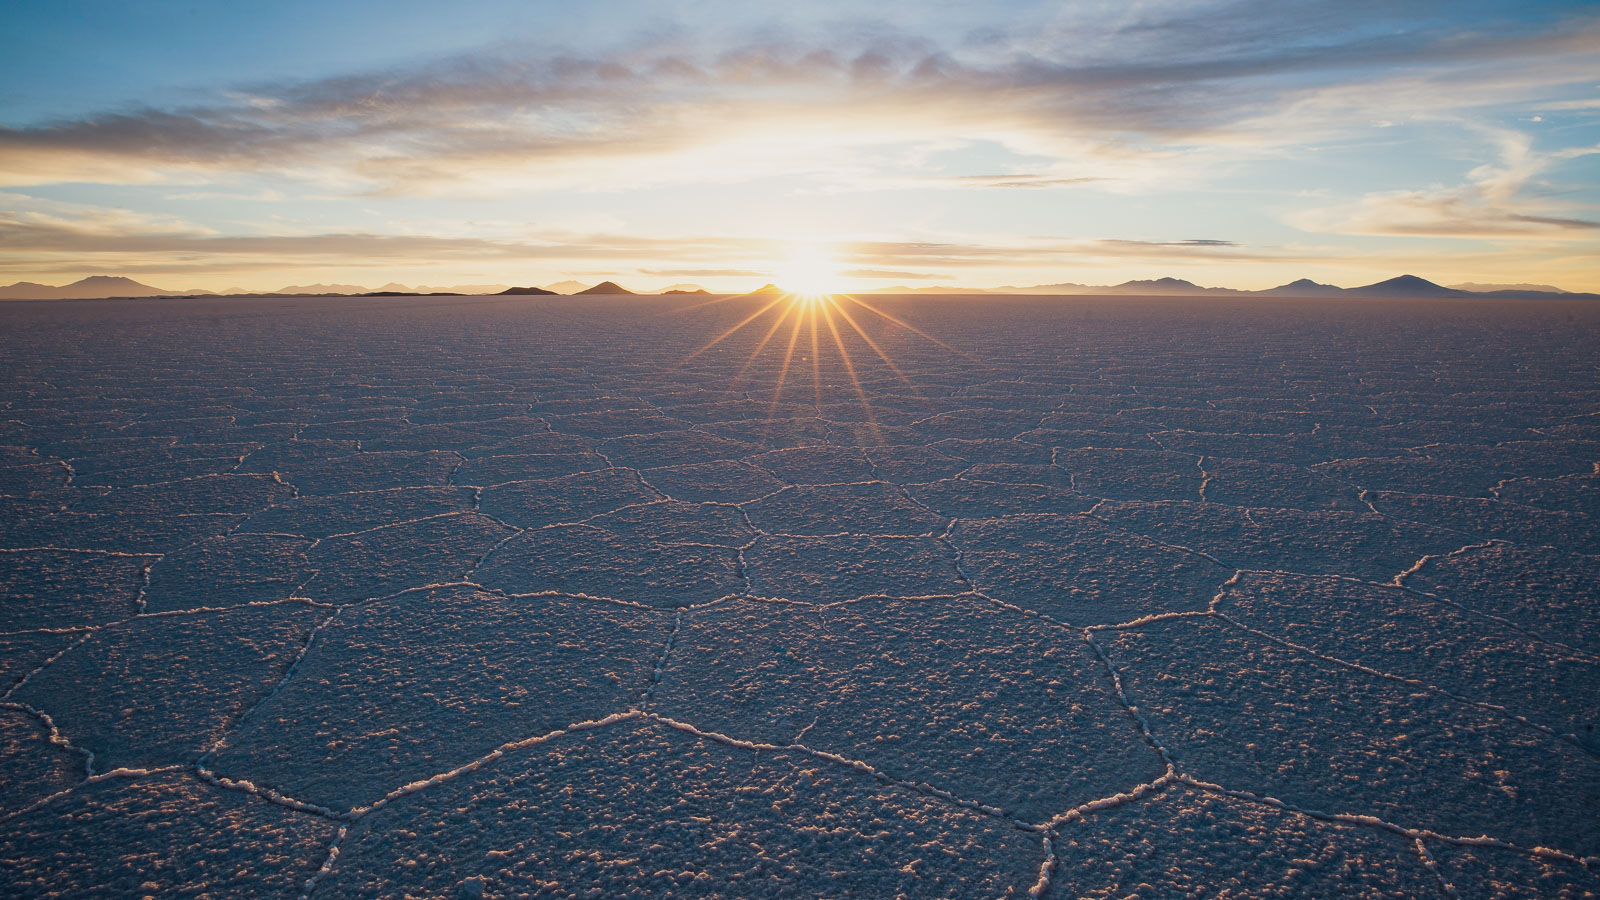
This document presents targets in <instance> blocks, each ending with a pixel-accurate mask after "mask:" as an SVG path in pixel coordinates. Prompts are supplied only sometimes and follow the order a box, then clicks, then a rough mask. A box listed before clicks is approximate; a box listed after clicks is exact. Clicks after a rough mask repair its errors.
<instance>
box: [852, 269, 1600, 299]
mask: <svg viewBox="0 0 1600 900" xmlns="http://www.w3.org/2000/svg"><path fill="white" fill-rule="evenodd" d="M863 293H869V294H1019V295H1030V296H1039V295H1047V296H1048V295H1060V296H1075V295H1082V294H1088V295H1094V296H1108V295H1109V296H1138V297H1305V298H1313V297H1390V298H1394V299H1397V300H1399V299H1411V298H1415V299H1429V298H1452V297H1455V298H1498V299H1503V300H1544V299H1554V298H1566V299H1580V298H1581V299H1600V294H1577V293H1571V292H1569V291H1564V290H1561V289H1560V288H1557V287H1552V286H1550V285H1528V284H1512V285H1499V284H1494V285H1489V284H1482V285H1473V287H1472V289H1470V290H1469V289H1464V288H1462V287H1445V286H1444V285H1442V284H1435V283H1433V282H1431V281H1429V280H1428V279H1426V278H1419V277H1417V276H1416V275H1401V276H1399V277H1397V278H1390V279H1388V280H1387V281H1380V282H1377V283H1376V284H1366V285H1362V286H1360V287H1352V288H1342V287H1339V286H1337V285H1332V284H1321V283H1319V282H1316V281H1312V280H1311V279H1309V278H1301V279H1299V280H1298V281H1291V282H1289V283H1288V284H1281V285H1278V286H1277V287H1274V288H1267V289H1265V290H1260V291H1241V290H1236V289H1234V288H1221V287H1201V286H1200V285H1198V284H1195V283H1194V282H1192V281H1184V280H1183V279H1181V278H1155V279H1150V280H1140V281H1124V282H1123V283H1121V284H1074V283H1071V282H1065V283H1061V284H1035V285H1029V286H1026V287H1019V286H1015V285H1006V286H1004V287H998V288H992V289H990V290H987V291H973V290H967V289H965V288H954V287H925V288H910V287H892V288H880V289H877V290H872V291H865V292H863Z"/></svg>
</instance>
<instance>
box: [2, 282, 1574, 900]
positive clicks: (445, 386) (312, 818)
mask: <svg viewBox="0 0 1600 900" xmlns="http://www.w3.org/2000/svg"><path fill="white" fill-rule="evenodd" d="M771 299H772V298H770V297H760V298H733V299H728V300H724V301H720V302H709V303H708V302H705V301H703V300H701V299H699V298H689V299H679V298H663V297H606V296H590V297H574V298H565V297H461V298H440V297H421V298H393V297H390V298H353V299H340V300H307V299H283V298H276V299H272V298H268V299H230V300H226V301H220V300H185V301H165V300H152V301H94V302H78V301H62V302H54V303H18V304H10V305H6V306H3V307H0V369H3V371H4V373H5V378H4V381H3V382H0V406H3V409H0V420H3V421H0V508H3V510H4V512H3V514H0V598H3V601H0V603H3V605H0V629H3V630H0V691H3V699H0V756H3V760H0V817H3V818H0V821H3V825H0V888H3V890H0V892H3V893H4V894H5V895H7V896H17V897H31V896H142V895H149V894H167V893H170V894H180V893H183V894H189V893H192V894H200V895H210V896H228V897H294V896H311V897H319V898H321V897H345V896H373V897H379V896H399V895H413V896H445V897H450V896H468V897H477V896H486V897H499V896H524V895H536V896H640V897H645V896H696V897H728V898H740V897H766V896H772V897H779V896H807V897H811V896H827V897H844V896H854V897H863V896H867V897H870V896H906V897H947V896H948V897H991V896H1026V895H1031V896H1045V897H1059V898H1067V897H1130V896H1139V897H1165V896H1186V895H1198V896H1215V895H1223V894H1226V895H1230V896H1255V895H1263V896H1264V895H1281V894H1296V893H1297V894H1299V895H1304V896H1318V897H1336V896H1359V897H1376V896H1408V897H1409V896H1425V895H1428V894H1430V893H1432V894H1437V895H1439V896H1445V897H1449V896H1456V897H1480V896H1483V897H1488V896H1494V897H1546V896H1560V897H1592V896H1595V895H1596V892H1597V891H1600V818H1597V816H1596V812H1595V811H1596V810H1597V809H1600V736H1597V734H1596V732H1595V726H1596V714H1595V701H1594V698H1595V697H1596V696H1600V366H1597V364H1596V360H1597V359H1600V306H1596V305H1594V304H1591V303H1586V302H1578V301H1574V302H1567V303H1546V302H1526V303H1506V302H1498V303H1495V302H1488V301H1469V300H1450V301H1432V302H1424V301H1410V302H1392V303H1391V302H1383V301H1350V300H1337V301H1335V300H1329V301H1309V300H1295V301H1267V300H1218V299H1206V300H1174V299H1163V300H1155V299H1140V298H1128V297H1122V298H1096V297H1053V298H1023V297H1007V298H997V297H972V298H959V297H931V298H930V297H923V298H916V299H911V298H884V297H875V298H863V299H865V300H869V302H870V303H871V307H870V308H869V307H868V306H865V305H863V304H861V303H857V302H856V301H853V300H847V299H844V298H840V299H838V300H835V301H821V302H819V301H812V300H804V299H799V298H796V299H793V300H786V301H780V302H779V303H778V304H776V305H775V306H773V307H772V308H771V309H770V310H769V311H768V312H767V313H766V314H765V317H764V318H762V317H758V318H757V319H756V320H755V321H753V322H752V323H750V324H748V325H747V326H746V327H744V328H740V329H736V330H733V331H732V332H731V333H730V329H733V327H734V326H735V325H737V324H738V323H740V322H741V321H743V320H745V319H746V318H747V317H750V316H751V315H752V314H754V313H756V312H757V311H758V310H760V309H761V308H762V307H763V306H765V305H767V304H768V303H770V302H771ZM844 313H849V315H848V316H845V315H844ZM780 315H782V316H784V317H785V318H783V319H779V318H777V317H778V316H780ZM719 335H723V336H724V337H722V338H721V339H720V340H714V339H716V338H717V337H718V336H719Z"/></svg>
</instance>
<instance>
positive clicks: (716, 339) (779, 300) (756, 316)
mask: <svg viewBox="0 0 1600 900" xmlns="http://www.w3.org/2000/svg"><path fill="white" fill-rule="evenodd" d="M787 299H789V295H788V294H779V295H778V298H777V299H776V300H773V301H772V302H771V303H768V304H767V305H766V306H763V307H761V308H760V309H758V310H756V311H755V312H753V313H751V314H750V315H748V316H746V317H745V318H744V320H743V321H741V322H740V323H739V324H737V325H735V326H733V327H732V328H729V329H728V330H727V331H724V332H723V333H721V334H719V335H717V336H716V337H714V338H712V339H711V342H710V343H708V344H706V345H705V346H704V347H701V348H700V349H699V350H696V351H695V352H693V353H691V354H689V355H688V356H685V357H684V358H683V359H681V360H679V361H678V365H680V366H681V365H683V364H684V363H686V362H688V361H689V360H691V359H694V358H695V357H696V356H699V355H700V354H702V353H704V352H706V351H707V350H710V349H711V348H712V347H715V346H716V345H718V344H720V343H722V342H723V341H725V340H727V339H728V338H729V337H732V336H733V334H734V333H735V332H737V331H738V330H739V329H741V328H743V327H745V326H746V325H749V324H750V323H751V322H754V321H755V320H756V319H759V318H761V316H762V314H764V313H765V312H766V311H767V310H769V309H771V308H773V307H774V306H777V305H778V304H779V303H782V302H783V301H785V300H787Z"/></svg>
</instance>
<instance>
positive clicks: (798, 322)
mask: <svg viewBox="0 0 1600 900" xmlns="http://www.w3.org/2000/svg"><path fill="white" fill-rule="evenodd" d="M791 309H793V310H795V311H796V312H795V317H794V330H793V331H791V332H789V349H787V350H785V351H784V353H783V367H782V368H780V369H779V370H778V386H777V387H776V388H774V389H773V391H772V406H771V407H770V408H768V409H767V421H768V422H770V421H772V417H773V415H774V414H775V413H777V411H778V400H779V399H780V398H782V397H783V380H784V379H785V378H787V377H788V376H789V361H790V360H792V359H794V345H795V344H796V343H798V342H799V341H800V326H802V325H804V324H805V321H806V317H805V316H804V315H801V314H800V313H799V312H798V310H799V309H800V307H799V305H798V304H797V305H795V306H793V307H791Z"/></svg>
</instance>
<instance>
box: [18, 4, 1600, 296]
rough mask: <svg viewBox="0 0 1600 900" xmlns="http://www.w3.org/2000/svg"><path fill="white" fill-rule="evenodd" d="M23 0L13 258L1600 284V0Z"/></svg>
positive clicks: (55, 266) (137, 267)
mask: <svg viewBox="0 0 1600 900" xmlns="http://www.w3.org/2000/svg"><path fill="white" fill-rule="evenodd" d="M768 7H771V8H768ZM6 17H7V28H8V31H9V32H10V37H11V40H10V41H9V42H8V52H7V53H6V54H4V55H3V56H0V283H10V282H13V281H19V280H25V281H37V282H44V283H49V284H61V283H65V282H68V281H73V280H76V279H78V278H82V277H84V276H88V275H126V276H128V277H132V278H135V279H138V280H139V281H142V282H145V283H147V284H153V285H156V286H158V287H164V288H170V289H175V290H189V289H195V288H199V289H208V290H223V289H228V288H233V287H243V288H246V289H249V290H273V289H276V288H278V287H281V286H284V285H290V284H312V283H334V284H357V285H363V286H367V287H378V286H382V285H385V284H388V283H400V284H405V285H407V286H417V285H426V286H451V285H461V284H514V285H529V284H537V285H545V284H550V283H553V282H559V281H565V280H569V279H570V280H577V281H581V282H584V283H592V282H595V281H599V280H602V279H611V280H615V281H617V282H619V283H621V284H623V285H625V286H628V287H631V288H634V289H636V290H659V289H662V288H665V287H668V286H671V285H679V284H695V285H701V286H704V287H706V288H708V289H710V290H713V291H738V290H749V289H752V288H754V287H756V286H758V285H760V284H761V283H763V282H767V281H774V280H776V281H778V282H779V283H780V284H782V285H783V286H785V287H793V286H794V285H797V284H800V283H802V282H803V283H805V286H806V287H813V286H814V287H816V288H818V289H822V288H830V289H838V290H865V289H872V288H884V287H888V286H892V285H907V286H911V287H926V286H933V285H952V286H960V287H971V288H982V287H992V286H999V285H1035V284H1054V283H1061V282H1072V283H1084V284H1115V283H1119V282H1121V281H1125V280H1128V279H1135V278H1155V277H1162V276H1172V277H1179V278H1186V279H1188V280H1191V281H1195V282H1197V283H1201V284H1205V285H1221V286H1228V287H1237V288H1249V289H1258V288H1266V287H1271V286H1273V285H1276V284H1281V283H1284V282H1287V281H1291V280H1294V279H1297V278H1302V277H1309V278H1312V279H1314V280H1317V281H1322V282H1329V283H1335V284H1340V285H1344V286H1352V285H1359V284H1366V283H1371V282H1374V281H1378V280H1382V279H1385V278H1389V277H1392V276H1395V275H1399V274H1401V273H1410V274H1416V275H1420V276H1422V277H1425V278H1430V279H1432V280H1434V281H1438V282H1440V283H1446V284H1454V283H1461V282H1476V283H1496V284H1504V283H1536V284H1554V285H1557V286H1560V287H1563V288H1566V289H1569V290H1596V291H1600V7H1597V6H1595V5H1594V4H1592V3H1544V2H1536V0H1535V2H1526V0H1525V2H1508V3H1498V2H1471V0H1464V2H1463V0H1456V2H1438V3H1433V2H1408V3H1404V4H1395V3H1392V2H1366V0H1339V2H1295V0H1242V2H1182V3H1180V2H1159V0H1158V2H1138V0H1134V2H1071V3H1032V2H1006V0H990V2H983V3H947V2H922V3H911V2H899V0H889V2H878V3H872V4H863V3H859V2H850V3H845V2H809V3H808V2H799V0H796V2H790V3H786V4H749V3H736V2H709V0H704V2H677V3H673V2H660V0H657V2H608V0H593V2H585V3H564V2H563V3H557V2H528V0H520V2H519V0H456V2H452V3H450V4H445V5H441V4H437V3H423V2H413V0H383V2H377V0H372V2H368V0H351V2H340V0H320V2H302V0H277V2H273V3H264V2H255V0H250V2H241V3H228V4H220V3H198V2H193V3H177V2H162V0H141V2H138V3H128V2H125V0H120V2H82V0H20V2H17V3H13V4H10V5H9V6H8V9H7V13H6Z"/></svg>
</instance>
